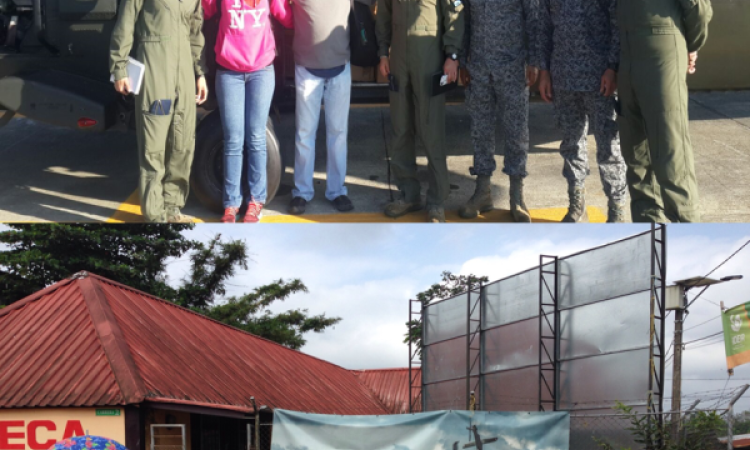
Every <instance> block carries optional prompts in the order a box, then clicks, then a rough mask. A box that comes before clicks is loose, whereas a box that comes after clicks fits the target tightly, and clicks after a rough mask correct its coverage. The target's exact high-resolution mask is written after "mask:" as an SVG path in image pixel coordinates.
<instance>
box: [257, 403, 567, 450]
mask: <svg viewBox="0 0 750 450" xmlns="http://www.w3.org/2000/svg"><path fill="white" fill-rule="evenodd" d="M569 437H570V415H569V413H567V412H549V413H544V412H523V413H517V412H485V411H477V412H469V411H435V412H426V413H418V414H398V415H392V416H330V415H324V414H307V413H300V412H294V411H285V410H279V409H277V410H276V411H275V416H274V420H273V437H272V439H271V450H330V449H342V450H463V449H476V450H483V449H484V450H506V449H508V450H511V449H512V450H525V449H535V450H568V442H569Z"/></svg>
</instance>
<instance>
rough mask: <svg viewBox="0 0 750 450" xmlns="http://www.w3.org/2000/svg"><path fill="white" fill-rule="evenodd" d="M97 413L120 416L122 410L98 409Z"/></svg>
mask: <svg viewBox="0 0 750 450" xmlns="http://www.w3.org/2000/svg"><path fill="white" fill-rule="evenodd" d="M96 415H97V416H119V415H120V410H119V409H97V410H96Z"/></svg>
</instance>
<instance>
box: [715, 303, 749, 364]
mask: <svg viewBox="0 0 750 450" xmlns="http://www.w3.org/2000/svg"><path fill="white" fill-rule="evenodd" d="M748 309H750V303H745V304H744V305H738V306H735V307H734V308H730V309H728V310H726V311H724V312H723V313H722V317H721V321H722V323H723V325H724V347H725V348H726V351H727V368H728V369H732V368H734V367H737V366H739V365H742V364H747V363H749V362H750V318H749V317H748V314H747V312H748Z"/></svg>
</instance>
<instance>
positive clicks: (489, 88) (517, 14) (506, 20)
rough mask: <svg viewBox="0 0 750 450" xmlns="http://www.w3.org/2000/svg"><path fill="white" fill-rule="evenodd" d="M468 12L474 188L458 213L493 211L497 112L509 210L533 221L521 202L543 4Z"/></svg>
mask: <svg viewBox="0 0 750 450" xmlns="http://www.w3.org/2000/svg"><path fill="white" fill-rule="evenodd" d="M467 4H468V6H467V7H466V8H465V11H466V14H467V15H468V17H467V19H466V26H467V28H468V29H467V32H466V35H465V39H464V48H465V51H464V53H463V58H464V61H463V63H464V64H463V65H464V66H465V67H464V69H462V76H461V78H462V82H463V83H464V85H466V86H467V90H466V101H467V106H468V108H469V113H470V115H471V141H472V145H473V147H474V166H473V167H471V169H470V170H469V171H470V172H471V174H472V175H476V176H477V182H476V190H475V191H474V195H473V196H472V197H471V198H470V199H469V201H468V202H467V203H466V204H465V205H464V206H462V207H461V209H460V210H459V211H458V213H459V215H460V216H461V217H463V218H464V219H471V218H474V217H476V216H477V215H478V214H479V213H482V212H487V211H490V210H491V209H492V207H493V204H492V192H491V184H490V178H491V176H492V172H494V171H495V124H496V116H495V108H496V106H498V105H499V107H500V109H501V112H502V124H503V131H504V137H505V146H504V150H505V158H504V167H503V172H504V173H505V174H507V175H509V176H510V208H511V213H512V215H513V219H514V220H515V221H516V222H531V216H530V215H529V211H528V209H527V208H526V205H525V203H524V199H523V179H524V178H525V177H526V176H527V175H528V173H527V172H526V159H527V155H528V151H529V86H530V85H532V84H534V82H535V81H536V78H537V74H538V69H537V67H538V65H539V63H538V51H537V45H536V43H537V35H538V9H539V0H470V1H469V2H467Z"/></svg>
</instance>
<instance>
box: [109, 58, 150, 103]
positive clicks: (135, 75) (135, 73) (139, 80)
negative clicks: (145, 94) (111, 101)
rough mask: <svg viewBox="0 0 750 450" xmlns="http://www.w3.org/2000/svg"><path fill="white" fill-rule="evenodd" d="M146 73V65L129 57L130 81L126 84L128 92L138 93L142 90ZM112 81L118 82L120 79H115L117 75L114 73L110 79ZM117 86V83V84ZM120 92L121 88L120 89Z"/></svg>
mask: <svg viewBox="0 0 750 450" xmlns="http://www.w3.org/2000/svg"><path fill="white" fill-rule="evenodd" d="M145 73H146V66H145V65H144V64H143V63H142V62H139V61H137V60H135V59H133V58H131V57H128V83H126V84H125V86H126V87H127V93H132V94H134V95H138V93H139V92H141V86H142V85H143V75H144V74H145ZM109 81H110V82H112V83H117V81H119V80H117V81H116V80H115V76H114V75H112V76H111V77H110V79H109ZM115 87H116V88H117V87H118V86H117V84H115ZM118 92H120V89H118Z"/></svg>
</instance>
